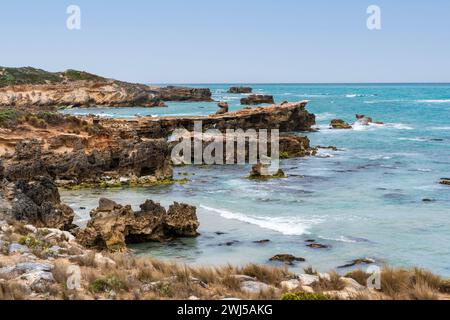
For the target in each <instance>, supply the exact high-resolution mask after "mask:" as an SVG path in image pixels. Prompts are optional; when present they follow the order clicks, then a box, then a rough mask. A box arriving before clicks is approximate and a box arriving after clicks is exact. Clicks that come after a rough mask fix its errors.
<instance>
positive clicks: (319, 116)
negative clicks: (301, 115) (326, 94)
mask: <svg viewBox="0 0 450 320" xmlns="http://www.w3.org/2000/svg"><path fill="white" fill-rule="evenodd" d="M335 117H336V115H334V114H333V113H330V112H324V113H319V114H317V115H316V120H318V121H323V120H329V119H333V118H335Z"/></svg>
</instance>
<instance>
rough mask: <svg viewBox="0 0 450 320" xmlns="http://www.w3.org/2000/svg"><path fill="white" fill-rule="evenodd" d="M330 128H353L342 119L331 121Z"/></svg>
mask: <svg viewBox="0 0 450 320" xmlns="http://www.w3.org/2000/svg"><path fill="white" fill-rule="evenodd" d="M330 126H331V127H332V128H333V129H351V128H352V126H351V125H349V124H348V123H347V122H345V121H344V120H341V119H334V120H331V123H330Z"/></svg>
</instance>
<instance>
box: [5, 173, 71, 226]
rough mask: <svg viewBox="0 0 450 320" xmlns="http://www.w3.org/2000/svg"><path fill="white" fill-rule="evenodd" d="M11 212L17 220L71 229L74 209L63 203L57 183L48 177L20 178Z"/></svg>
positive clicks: (15, 187) (14, 193) (15, 188)
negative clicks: (29, 179)
mask: <svg viewBox="0 0 450 320" xmlns="http://www.w3.org/2000/svg"><path fill="white" fill-rule="evenodd" d="M10 211H11V212H10V214H11V215H12V216H13V217H14V218H15V219H17V220H20V221H24V222H27V223H30V224H32V225H34V226H37V227H49V228H57V229H62V230H69V229H71V228H72V227H73V224H72V221H73V218H74V216H75V214H74V212H73V210H72V209H71V208H70V207H69V206H67V205H65V204H63V203H61V199H60V196H59V192H58V188H57V186H56V184H55V183H54V182H53V181H52V180H51V179H50V178H48V177H37V178H35V179H34V180H32V181H25V180H19V181H17V183H16V184H15V186H14V189H13V195H12V200H11V209H10Z"/></svg>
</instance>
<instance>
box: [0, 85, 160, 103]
mask: <svg viewBox="0 0 450 320" xmlns="http://www.w3.org/2000/svg"><path fill="white" fill-rule="evenodd" d="M0 106H7V107H17V108H30V107H35V108H43V107H93V106H109V107H133V106H141V107H158V106H164V104H162V103H161V100H160V99H159V98H158V96H157V95H155V94H152V93H150V92H148V91H147V90H146V86H142V85H134V84H128V83H124V82H118V81H114V80H100V81H85V80H82V81H74V82H68V83H59V84H37V85H36V84H33V85H30V84H24V85H15V86H8V87H3V88H0Z"/></svg>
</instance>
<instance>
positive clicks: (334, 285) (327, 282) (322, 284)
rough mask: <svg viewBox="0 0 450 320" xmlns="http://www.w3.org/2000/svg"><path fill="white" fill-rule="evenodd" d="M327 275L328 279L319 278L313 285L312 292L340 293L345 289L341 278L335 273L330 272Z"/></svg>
mask: <svg viewBox="0 0 450 320" xmlns="http://www.w3.org/2000/svg"><path fill="white" fill-rule="evenodd" d="M329 275H330V278H329V279H326V278H319V281H318V282H316V283H315V284H314V285H313V289H314V291H316V292H325V291H341V290H343V289H344V288H345V283H344V282H343V281H342V280H341V276H340V275H339V274H338V273H337V272H336V271H332V272H330V273H329Z"/></svg>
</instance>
